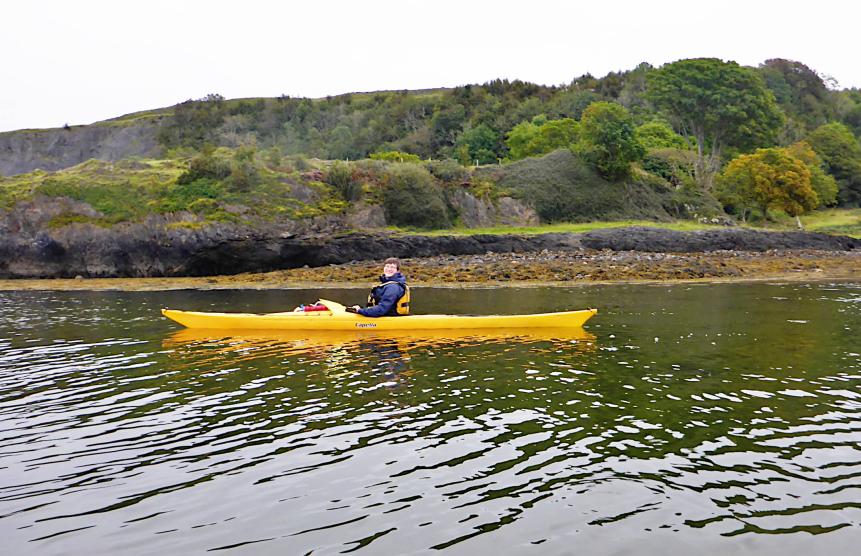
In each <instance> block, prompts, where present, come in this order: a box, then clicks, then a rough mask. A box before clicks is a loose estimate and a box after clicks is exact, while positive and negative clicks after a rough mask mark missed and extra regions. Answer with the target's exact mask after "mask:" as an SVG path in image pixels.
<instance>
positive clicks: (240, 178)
mask: <svg viewBox="0 0 861 556" xmlns="http://www.w3.org/2000/svg"><path fill="white" fill-rule="evenodd" d="M256 154H257V149H256V148H255V147H252V146H243V147H239V148H238V149H236V152H235V153H234V154H233V161H232V162H231V164H230V184H231V186H232V187H233V189H235V190H236V191H241V192H246V191H249V190H250V189H251V188H252V187H254V186H255V185H257V184H258V183H260V174H259V173H258V171H257V165H256V163H255V161H254V156H255V155H256Z"/></svg>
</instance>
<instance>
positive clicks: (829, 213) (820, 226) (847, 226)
mask: <svg viewBox="0 0 861 556" xmlns="http://www.w3.org/2000/svg"><path fill="white" fill-rule="evenodd" d="M801 223H802V224H803V225H804V228H805V229H806V230H808V231H811V232H823V233H827V234H840V235H847V236H852V237H857V238H861V208H855V209H826V210H820V211H816V212H813V213H811V214H808V215H805V216H802V217H801Z"/></svg>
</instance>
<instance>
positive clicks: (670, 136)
mask: <svg viewBox="0 0 861 556" xmlns="http://www.w3.org/2000/svg"><path fill="white" fill-rule="evenodd" d="M635 135H636V136H637V140H638V141H639V142H640V144H641V145H643V147H644V148H645V149H646V150H653V149H684V148H686V147H687V146H688V143H687V142H686V141H685V138H684V137H682V136H681V135H679V134H678V133H676V132H675V131H673V127H672V126H671V125H670V124H668V123H667V122H664V121H662V120H652V121H651V122H646V123H644V124H643V125H641V126H637V129H636V130H635Z"/></svg>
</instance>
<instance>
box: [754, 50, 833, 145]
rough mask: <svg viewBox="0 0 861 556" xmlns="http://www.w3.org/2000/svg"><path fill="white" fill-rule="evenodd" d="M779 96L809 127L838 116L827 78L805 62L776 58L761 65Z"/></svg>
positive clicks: (786, 106) (763, 73) (765, 76)
mask: <svg viewBox="0 0 861 556" xmlns="http://www.w3.org/2000/svg"><path fill="white" fill-rule="evenodd" d="M759 72H760V74H761V75H762V76H763V77H764V78H765V83H766V85H767V86H768V88H769V89H770V90H771V91H772V93H774V96H775V100H777V103H778V104H779V105H780V107H781V108H782V109H783V111H784V112H786V113H787V114H788V115H790V116H792V117H793V118H795V119H797V120H799V121H801V122H802V123H803V124H804V125H805V126H806V128H807V129H808V130H810V129H813V128H815V127H816V126H819V125H822V124H824V123H825V122H827V121H828V120H830V119H833V118H834V115H835V109H834V102H833V100H832V99H831V94H830V91H829V90H828V87H827V86H826V84H825V81H824V80H823V79H822V78H821V77H820V76H819V74H818V73H816V72H815V71H813V70H812V69H810V68H809V67H807V66H805V65H804V64H802V63H801V62H795V61H792V60H784V59H782V58H773V59H771V60H766V61H765V62H764V63H763V64H762V65H761V66H759Z"/></svg>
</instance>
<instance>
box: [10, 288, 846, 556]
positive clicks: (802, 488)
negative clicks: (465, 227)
mask: <svg viewBox="0 0 861 556" xmlns="http://www.w3.org/2000/svg"><path fill="white" fill-rule="evenodd" d="M362 295H363V292H359V291H357V290H334V291H333V290H326V291H319V292H297V291H264V292H260V291H244V292H230V291H228V292H225V291H210V292H167V293H164V292H162V293H115V292H112V293H103V292H102V293H59V292H38V293H33V292H0V439H2V442H0V534H2V538H3V546H4V549H3V550H4V554H88V555H98V554H117V553H122V554H125V555H137V554H162V555H163V554H195V553H203V552H207V551H222V550H223V551H226V552H227V553H236V554H291V555H292V554H339V553H349V552H359V553H364V554H375V555H376V554H429V553H442V554H493V553H504V554H542V555H543V554H573V553H585V554H594V553H602V554H666V553H698V554H745V553H751V554H752V553H756V554H786V553H793V554H795V553H805V554H831V553H837V552H843V553H854V552H855V549H856V546H857V543H858V541H859V540H861V528H859V525H861V480H859V476H861V341H859V339H858V338H859V335H858V332H859V329H861V284H857V283H856V284H734V285H729V284H727V285H647V286H595V287H577V288H556V289H554V288H528V289H486V290H451V289H420V288H417V289H415V291H414V297H415V298H416V299H415V300H414V307H415V310H416V311H418V312H449V313H465V314H466V313H493V312H498V313H525V312H539V311H552V310H558V309H563V308H575V307H576V308H580V307H586V306H596V307H599V309H600V313H599V315H598V316H597V317H595V318H593V319H592V320H591V321H590V322H589V323H588V324H587V327H586V328H587V331H586V332H564V331H548V332H543V333H536V334H523V333H522V332H521V331H511V332H510V333H507V334H495V335H490V336H481V335H468V334H467V335H463V334H461V335H448V337H447V336H446V335H445V334H439V333H438V334H433V335H430V336H427V335H424V336H423V335H415V334H413V335H393V336H380V335H374V334H373V333H372V334H370V335H356V334H352V335H351V334H328V335H312V336H309V335H306V334H299V335H297V334H292V335H291V334H280V335H279V334H269V335H256V336H254V335H252V336H248V335H245V336H225V335H224V334H217V333H204V334H201V333H193V332H192V331H185V332H183V331H179V329H178V328H177V327H176V326H173V325H172V324H171V323H169V322H168V321H166V320H164V319H162V318H161V317H160V316H158V308H160V307H162V306H170V307H176V308H186V309H197V310H236V311H254V312H262V311H272V310H283V309H285V308H289V307H292V306H293V305H295V304H298V303H300V302H308V301H313V300H314V299H316V297H318V296H320V297H327V298H334V299H339V300H342V301H346V302H357V301H359V300H360V299H361V297H362Z"/></svg>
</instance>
